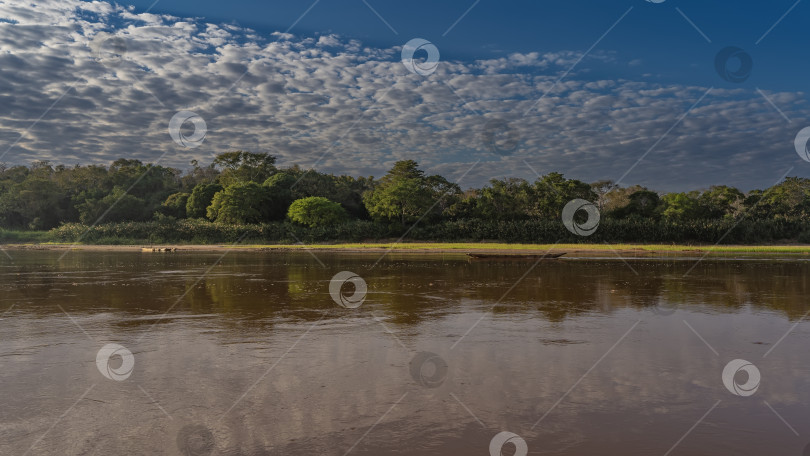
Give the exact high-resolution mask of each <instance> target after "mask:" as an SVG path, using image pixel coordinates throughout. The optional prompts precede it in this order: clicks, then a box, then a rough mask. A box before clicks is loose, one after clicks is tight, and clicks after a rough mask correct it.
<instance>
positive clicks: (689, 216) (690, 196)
mask: <svg viewBox="0 0 810 456" xmlns="http://www.w3.org/2000/svg"><path fill="white" fill-rule="evenodd" d="M697 197H698V195H697V192H690V193H667V194H666V195H664V196H663V197H661V203H662V206H663V212H662V213H661V215H663V216H664V218H666V219H668V220H679V221H684V220H696V219H699V218H702V217H704V215H705V214H706V212H705V211H704V208H703V207H702V206H701V204H700V202H699V201H698V198H697Z"/></svg>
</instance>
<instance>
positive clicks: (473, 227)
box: [0, 151, 810, 243]
mask: <svg viewBox="0 0 810 456" xmlns="http://www.w3.org/2000/svg"><path fill="white" fill-rule="evenodd" d="M575 198H581V199H585V200H588V201H592V202H593V203H594V204H595V205H596V206H597V207H598V209H599V212H600V214H601V224H600V227H599V229H598V230H597V232H596V233H595V234H594V235H593V236H591V237H589V238H587V241H588V242H612V241H623V242H626V241H630V242H632V241H637V242H640V241H646V242H710V243H714V242H726V243H731V242H749V243H750V242H770V241H784V240H798V241H802V242H807V241H809V240H810V230H805V228H804V226H805V225H806V223H805V222H806V221H807V220H808V213H810V180H808V179H804V178H798V177H789V178H787V179H785V180H784V181H783V182H781V183H779V184H777V185H775V186H773V187H771V188H768V189H765V190H753V191H750V192H748V193H744V192H741V191H740V190H738V189H736V188H733V187H728V186H723V185H718V186H713V187H711V188H709V189H704V190H695V191H691V192H683V193H666V194H659V193H658V192H655V191H653V190H651V189H648V188H645V187H641V186H631V187H620V186H617V185H615V184H614V183H613V182H611V181H599V182H594V183H586V182H582V181H579V180H576V179H566V178H565V177H564V176H563V175H562V174H559V173H550V174H547V175H545V176H542V177H540V178H538V179H537V180H535V181H534V182H529V181H527V180H524V179H518V178H509V179H493V180H491V181H490V182H489V184H488V185H486V186H484V187H483V188H471V189H467V190H463V189H461V188H460V187H459V186H458V185H457V184H455V183H452V182H450V181H448V180H447V179H445V178H444V177H442V176H439V175H427V174H425V173H424V172H423V171H422V170H420V169H419V167H418V164H417V163H416V162H415V161H412V160H404V161H399V162H397V163H396V164H395V165H394V166H393V168H391V170H390V171H388V173H387V174H386V175H384V176H383V177H381V178H379V179H375V178H374V177H353V176H343V175H341V176H335V175H332V174H324V173H320V172H317V171H315V170H303V169H301V168H299V167H297V166H294V167H290V168H279V167H277V166H276V159H275V157H273V156H272V155H268V154H264V153H251V152H243V151H235V152H227V153H222V154H219V155H217V156H216V157H215V159H214V160H213V161H212V163H210V164H209V165H207V166H201V165H200V164H199V163H197V162H192V163H191V168H190V169H189V170H187V171H181V170H179V169H175V168H169V167H163V166H160V165H153V164H144V163H142V162H140V161H138V160H127V159H120V160H117V161H115V162H113V163H112V164H111V165H110V166H100V165H88V166H80V165H76V166H72V167H69V166H64V165H53V164H51V163H49V162H45V161H42V162H36V163H34V164H32V165H31V166H12V167H8V166H0V227H2V231H0V234H2V233H5V235H4V236H2V239H4V240H6V241H10V240H13V239H14V237H13V236H11V235H10V234H9V233H11V232H16V233H17V235H19V233H20V232H26V231H40V232H41V231H46V230H49V231H48V235H47V237H46V238H45V239H47V240H54V241H68V242H78V241H82V242H108V243H109V242H114V243H122V242H128V241H131V242H143V241H149V242H226V241H234V240H241V239H250V240H267V241H285V242H298V241H304V240H310V241H311V240H375V239H387V238H397V237H400V236H402V235H404V234H406V233H407V234H408V237H409V238H413V239H420V240H448V241H449V240H467V241H476V240H477V241H480V240H502V241H511V242H517V241H521V242H557V241H579V242H584V241H586V239H581V237H579V238H580V239H577V238H578V236H575V235H573V234H572V233H569V232H568V231H566V230H565V228H564V227H563V225H562V224H561V223H560V216H561V211H562V209H563V207H564V206H565V205H566V203H568V202H569V201H571V200H572V199H575ZM23 237H24V236H23Z"/></svg>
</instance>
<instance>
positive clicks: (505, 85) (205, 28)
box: [0, 0, 808, 190]
mask: <svg viewBox="0 0 810 456" xmlns="http://www.w3.org/2000/svg"><path fill="white" fill-rule="evenodd" d="M661 6H662V7H663V6H664V5H661ZM673 14H674V13H673ZM0 18H2V22H0V29H2V33H0V68H5V69H10V68H13V69H14V71H13V72H10V71H3V72H2V73H1V75H2V76H1V78H0V90H2V93H4V94H6V95H4V96H3V100H2V118H0V126H1V127H2V128H0V142H2V143H4V144H7V145H8V146H6V147H4V148H3V150H1V151H0V153H2V154H3V157H2V158H0V160H3V161H6V162H9V163H29V162H31V161H34V160H43V159H50V160H53V161H55V162H58V163H71V162H77V163H89V162H93V163H98V162H104V163H107V162H110V161H112V160H114V159H116V158H119V157H121V156H127V157H131V158H138V159H142V160H144V161H153V160H154V159H155V157H158V156H161V160H162V163H163V164H167V165H172V166H185V165H187V163H188V161H189V160H191V159H200V160H206V161H207V160H209V159H210V157H211V154H213V153H216V152H219V151H223V150H229V149H243V150H254V151H265V152H269V153H272V154H274V155H276V156H278V157H279V163H280V164H288V165H291V164H301V165H303V166H317V167H318V169H321V170H325V171H333V172H350V173H353V174H374V175H380V174H382V173H383V172H384V170H385V169H387V167H389V166H390V165H391V164H392V163H393V162H394V161H395V160H397V159H402V158H411V159H415V160H418V161H419V162H420V163H422V164H423V166H425V167H426V168H429V169H430V171H431V172H436V173H446V174H448V175H453V174H458V173H457V171H458V170H459V169H467V168H469V167H470V165H471V164H473V163H475V162H476V161H478V160H481V161H483V162H493V163H496V164H497V167H496V168H494V170H493V168H492V167H480V166H479V167H476V169H474V170H472V171H471V172H470V174H469V176H467V177H466V180H465V182H466V183H468V184H469V185H481V184H482V183H484V182H485V181H487V180H488V179H490V178H492V177H498V176H506V175H511V176H516V175H525V177H529V178H531V177H533V174H527V173H528V171H527V170H526V167H525V165H524V160H530V161H531V163H532V164H533V166H534V167H535V169H537V170H542V171H547V170H557V171H561V172H564V173H566V174H567V175H572V176H576V177H578V178H580V179H583V180H586V181H587V180H596V179H604V178H613V179H616V178H617V177H619V176H621V175H622V174H623V173H624V172H625V171H626V170H628V169H630V168H631V166H633V162H634V161H635V160H636V159H637V157H638V156H639V155H641V154H642V153H644V151H646V150H648V149H649V148H650V146H652V145H653V144H654V143H655V142H656V140H658V138H660V137H661V135H662V134H663V133H664V132H666V131H667V129H669V128H670V127H671V126H672V125H673V122H674V121H675V120H676V119H677V118H678V116H680V115H681V114H682V113H683V112H685V111H686V110H687V109H688V108H690V106H691V105H692V104H693V103H694V102H695V101H697V100H699V99H700V97H701V96H702V95H704V94H705V93H706V92H707V90H708V89H709V87H697V86H688V85H678V84H674V85H673V84H661V83H658V82H656V81H655V79H654V78H651V77H648V75H639V76H638V78H636V79H634V80H628V79H616V80H613V79H600V78H599V77H598V76H594V75H591V74H589V71H588V65H589V63H594V62H598V63H599V64H600V65H609V66H610V65H612V66H616V67H624V68H626V67H627V66H628V65H630V66H632V65H633V64H634V63H635V60H633V59H629V58H628V57H627V56H619V55H618V54H616V53H613V52H611V51H608V50H604V51H602V50H599V49H596V50H594V51H592V52H590V53H588V54H587V56H584V55H583V53H582V51H566V50H560V51H558V52H547V53H539V52H530V53H522V54H521V53H515V54H509V55H505V56H504V57H501V58H490V59H483V60H469V61H454V60H452V59H447V58H445V57H444V56H442V57H441V62H438V61H437V62H436V64H434V62H433V61H432V60H430V59H431V58H435V59H439V55H441V54H440V49H438V48H436V47H435V46H434V45H433V44H432V43H429V42H426V43H423V42H418V43H417V44H418V46H417V47H421V48H422V49H423V50H427V51H429V52H428V54H429V59H428V61H427V62H416V61H415V60H413V61H410V62H409V63H412V64H414V65H412V67H411V68H412V71H409V70H408V67H407V65H403V60H402V58H403V53H404V54H405V56H406V57H407V56H408V55H410V52H411V51H412V50H413V49H410V48H409V47H407V46H406V43H407V42H408V41H409V40H410V39H411V38H403V39H402V40H401V41H402V44H401V45H400V46H396V47H392V48H375V47H372V46H369V45H367V44H364V43H362V42H360V41H357V40H354V39H347V38H344V37H341V36H337V35H323V34H322V35H315V36H305V37H300V36H295V35H292V34H288V33H274V34H259V33H257V32H255V31H253V30H251V29H248V28H242V27H238V26H234V25H218V24H213V23H206V22H202V21H200V20H195V19H189V18H181V17H173V16H169V15H164V14H153V13H135V12H134V10H133V9H131V8H128V7H122V6H116V5H112V4H110V3H105V2H81V1H78V0H59V1H55V0H45V1H42V2H38V3H37V4H36V6H33V5H32V4H26V3H21V2H20V3H16V2H15V3H2V4H0ZM619 26H621V24H620V25H619ZM697 38H698V39H699V37H697ZM640 39H645V38H643V37H640ZM718 48H719V47H718ZM662 52H665V51H662ZM580 60H581V61H580ZM418 65H424V67H419V66H418ZM417 68H421V69H419V71H416V69H417ZM730 74H731V73H730ZM21 75H25V77H21ZM562 76H564V79H563V78H562ZM732 76H734V75H733V74H732ZM718 83H719V84H718V87H715V88H714V89H713V90H711V94H710V95H709V96H707V97H706V98H705V99H703V100H702V101H701V103H700V104H698V105H697V106H695V107H694V108H693V109H691V111H690V112H689V116H688V117H686V118H685V119H684V120H683V122H681V123H679V124H678V126H677V128H674V129H673V130H672V131H671V132H669V133H668V134H667V139H666V141H662V142H661V143H660V144H657V145H656V147H655V151H654V153H653V154H652V155H651V156H650V157H648V158H646V159H645V160H644V161H643V162H641V163H640V164H639V166H638V168H637V169H636V170H635V172H634V174H633V175H631V176H629V177H628V178H627V179H625V180H626V181H630V182H629V183H641V184H646V185H651V184H654V185H655V187H656V188H657V189H659V190H678V189H686V188H695V187H700V186H705V185H708V184H714V183H717V172H719V171H722V172H723V175H724V176H726V178H727V181H726V182H724V183H728V184H732V185H735V184H736V185H740V186H742V187H750V183H752V182H754V183H761V184H762V185H763V186H765V185H770V184H772V180H773V177H772V176H774V175H779V174H780V173H781V172H782V171H783V170H784V169H785V168H787V166H788V165H789V162H790V163H793V162H791V160H795V156H792V157H790V156H789V155H786V154H785V153H784V152H785V150H786V148H785V147H786V142H785V138H792V137H794V136H795V135H796V131H797V130H798V129H797V128H796V126H795V125H791V124H789V123H787V122H785V120H784V119H783V117H782V116H780V115H779V114H778V113H777V112H776V111H775V110H774V109H773V106H772V105H771V103H773V104H775V105H777V106H778V107H779V109H780V111H781V113H782V114H783V115H784V116H785V117H787V118H791V119H793V118H796V119H800V118H806V117H807V114H808V110H807V106H806V103H805V102H804V101H803V97H802V94H801V93H791V92H781V93H775V92H770V91H768V90H767V87H763V89H762V90H763V93H765V94H767V98H765V97H763V96H761V94H759V93H757V91H756V90H754V88H753V87H748V86H740V87H734V86H733V84H725V85H723V81H722V80H721V79H720V78H718ZM181 111H189V112H193V113H196V114H197V115H198V116H199V117H200V119H203V120H204V122H205V123H206V126H207V132H206V134H205V137H204V141H199V138H197V137H196V136H191V138H192V139H193V141H192V142H193V145H194V146H195V147H183V146H182V145H178V144H181V143H182V141H181V142H180V143H177V142H172V141H166V139H167V131H166V129H167V120H168V119H170V118H171V117H172V116H173V115H175V114H176V113H178V112H181ZM43 112H47V115H45V116H43ZM40 116H42V118H41V119H40V120H39V121H38V122H37V123H36V125H35V127H33V128H31V125H32V122H33V121H35V120H37V119H38V118H40ZM64 119H71V122H65V121H64ZM707 125H711V126H712V128H707V127H706V126H707ZM493 126H503V127H504V129H505V132H506V134H505V139H504V141H505V144H501V145H500V146H497V147H493V144H492V138H493V134H494V133H493V131H492V129H493ZM500 130H501V129H500V128H499V129H498V131H500ZM752 131H756V132H757V134H755V135H752V134H750V132H752ZM183 135H185V137H186V138H188V137H189V135H198V136H199V132H197V133H195V132H192V131H189V132H178V137H183ZM787 147H789V143H787ZM787 150H788V151H789V149H787ZM752 163H757V164H758V166H751V164H752ZM493 173H496V174H497V176H494V175H493Z"/></svg>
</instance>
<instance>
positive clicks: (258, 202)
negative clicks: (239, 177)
mask: <svg viewBox="0 0 810 456" xmlns="http://www.w3.org/2000/svg"><path fill="white" fill-rule="evenodd" d="M269 203H270V195H269V192H268V190H267V188H265V187H263V186H261V185H259V184H257V183H255V182H246V183H241V182H240V183H235V184H231V185H229V186H227V187H225V189H224V190H221V191H219V192H217V193H216V194H215V195H214V199H212V200H211V205H210V206H208V209H207V212H206V215H207V216H208V218H209V219H210V220H213V221H216V222H220V223H258V222H264V221H267V220H268V219H269V212H268V209H269V208H268V206H269Z"/></svg>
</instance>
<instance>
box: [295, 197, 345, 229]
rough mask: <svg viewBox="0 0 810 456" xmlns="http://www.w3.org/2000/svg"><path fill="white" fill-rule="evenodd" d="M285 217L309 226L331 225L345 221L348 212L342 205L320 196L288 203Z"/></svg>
mask: <svg viewBox="0 0 810 456" xmlns="http://www.w3.org/2000/svg"><path fill="white" fill-rule="evenodd" d="M287 217H289V218H290V220H291V221H293V222H295V223H299V224H301V225H305V226H308V227H311V228H314V227H321V226H333V225H337V224H339V223H341V222H343V221H346V219H347V218H348V214H347V213H346V210H345V209H343V207H342V206H341V205H340V204H338V203H336V202H334V201H330V200H328V199H326V198H323V197H320V196H310V197H309V198H301V199H299V200H295V201H293V203H292V204H290V209H289V210H288V211H287Z"/></svg>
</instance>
